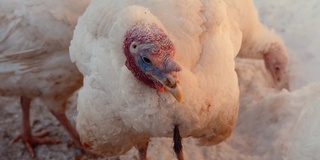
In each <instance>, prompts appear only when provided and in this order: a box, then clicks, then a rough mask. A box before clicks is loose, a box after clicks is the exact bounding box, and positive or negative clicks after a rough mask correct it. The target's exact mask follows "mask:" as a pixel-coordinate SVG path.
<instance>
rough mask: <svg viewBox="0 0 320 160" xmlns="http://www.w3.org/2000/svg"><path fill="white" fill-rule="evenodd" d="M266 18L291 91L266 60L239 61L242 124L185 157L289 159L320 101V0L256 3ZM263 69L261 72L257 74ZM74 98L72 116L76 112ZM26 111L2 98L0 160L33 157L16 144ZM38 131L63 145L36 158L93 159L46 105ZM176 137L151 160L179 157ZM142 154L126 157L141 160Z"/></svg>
mask: <svg viewBox="0 0 320 160" xmlns="http://www.w3.org/2000/svg"><path fill="white" fill-rule="evenodd" d="M255 3H256V5H257V8H258V9H259V13H260V17H261V20H262V22H263V23H264V24H266V25H267V26H269V27H272V28H274V29H275V30H276V32H277V33H279V34H280V35H281V36H282V37H283V39H284V41H285V43H286V45H287V47H288V49H289V52H290V58H291V59H290V70H291V73H290V89H291V90H290V91H287V90H282V91H277V90H273V89H270V88H269V87H268V85H269V81H268V79H270V77H269V76H268V74H267V73H266V71H265V70H264V69H263V68H261V67H262V66H263V64H262V62H260V61H249V60H238V65H237V70H238V72H239V79H240V80H241V81H240V82H241V86H240V89H241V93H242V95H241V106H240V112H239V120H238V124H237V126H236V129H235V131H234V133H233V134H232V136H231V137H230V138H229V139H228V140H227V141H225V142H223V143H221V144H219V145H217V146H213V147H198V146H197V145H196V141H194V140H192V139H184V141H183V146H184V153H185V158H186V159H190V160H194V159H199V160H201V159H206V160H210V159H212V160H213V159H216V160H234V159H239V160H241V159H244V160H281V159H286V152H287V147H288V142H289V141H290V139H291V135H292V134H291V133H292V131H293V128H294V126H295V124H296V121H297V120H298V117H299V115H300V111H301V110H302V109H303V107H304V106H305V104H308V103H312V101H314V100H315V99H316V97H320V54H319V52H320V45H319V44H318V43H319V42H320V30H319V28H320V3H318V1H317V0H308V1H301V0H281V1H278V0H268V1H266V0H255ZM256 68H260V69H258V70H260V71H259V72H257V71H255V69H256ZM74 100H75V97H73V99H71V101H70V103H71V105H70V108H69V111H68V116H69V117H70V118H72V115H74V114H75V105H74V103H73V102H74ZM20 115H21V110H20V108H19V103H18V99H17V98H5V97H2V98H0V157H1V158H0V159H1V160H2V159H4V160H6V159H9V160H11V159H31V158H30V157H29V154H28V153H27V150H26V149H25V147H24V145H23V144H22V142H21V141H19V142H17V143H15V144H11V141H12V139H14V136H16V135H18V133H19V132H20V130H21V123H20V121H21V116H20ZM31 117H32V123H31V124H32V126H33V131H34V132H39V131H41V130H49V131H51V135H50V137H53V138H56V139H59V140H60V141H61V143H60V144H58V145H51V146H47V145H41V146H38V147H36V154H37V158H36V159H45V160H46V159H90V157H89V156H86V155H82V154H81V153H80V152H79V150H77V149H74V148H73V147H68V142H69V141H70V138H69V137H68V135H67V133H66V132H65V131H64V130H63V129H62V127H61V126H60V125H59V123H58V122H57V121H56V120H55V119H54V117H53V116H52V115H50V113H49V112H47V109H46V108H45V107H42V104H41V103H40V102H35V103H34V106H33V108H32V110H31ZM172 145H173V143H172V140H171V139H164V138H162V139H160V138H159V139H153V140H152V142H151V144H150V145H149V150H148V152H149V153H148V157H149V159H150V160H158V159H159V160H167V159H175V155H174V153H173V151H172ZM136 155H137V153H136V150H134V149H132V150H131V151H130V152H129V153H127V154H126V155H124V156H121V157H120V158H121V159H125V160H126V159H129V160H131V159H137V156H136Z"/></svg>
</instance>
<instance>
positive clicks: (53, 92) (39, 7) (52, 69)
mask: <svg viewBox="0 0 320 160" xmlns="http://www.w3.org/2000/svg"><path fill="white" fill-rule="evenodd" d="M88 3H89V0H81V1H76V0H67V1H65V0H48V1H41V0H32V1H24V0H2V1H1V2H0V81H1V83H0V95H1V96H26V97H29V98H35V97H41V98H42V99H43V100H44V101H45V102H46V104H47V105H48V107H49V108H50V109H51V110H57V111H58V110H59V111H60V112H64V110H65V102H66V100H67V98H68V97H69V96H70V95H71V94H72V93H73V92H74V91H75V90H76V89H78V88H79V87H80V86H81V81H82V80H81V79H82V76H81V74H80V73H79V72H78V70H77V68H76V67H75V65H74V64H72V63H71V62H70V58H69V54H68V53H69V50H68V47H69V44H70V40H71V38H72V35H73V30H74V27H75V25H76V22H77V19H78V17H79V16H80V15H81V14H82V13H83V12H84V10H85V8H86V6H87V5H88Z"/></svg>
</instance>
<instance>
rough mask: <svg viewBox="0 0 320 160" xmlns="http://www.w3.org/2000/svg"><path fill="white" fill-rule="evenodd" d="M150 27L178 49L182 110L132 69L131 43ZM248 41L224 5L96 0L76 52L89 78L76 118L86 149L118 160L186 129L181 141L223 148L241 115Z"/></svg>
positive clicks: (78, 32)
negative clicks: (240, 72)
mask: <svg viewBox="0 0 320 160" xmlns="http://www.w3.org/2000/svg"><path fill="white" fill-rule="evenodd" d="M145 24H147V25H146V26H149V24H150V26H151V27H150V28H151V29H150V30H152V28H153V27H154V26H155V27H154V28H160V30H162V31H163V32H164V34H165V36H167V37H169V39H170V41H171V42H172V44H173V45H174V48H175V56H174V61H175V62H176V63H177V64H179V66H180V71H178V72H177V73H178V77H179V80H178V82H177V83H178V84H179V86H180V87H181V93H182V95H183V99H182V101H181V102H178V101H177V100H176V99H175V97H174V96H172V94H170V93H169V92H168V91H167V90H165V91H160V90H157V89H154V88H152V87H150V86H148V85H146V84H144V83H143V82H141V81H140V80H138V79H137V78H136V77H135V76H137V75H136V74H133V73H132V71H131V70H130V68H129V69H128V64H127V63H129V62H128V61H129V60H128V59H127V58H126V56H127V55H126V54H127V53H126V54H125V53H124V52H126V41H127V39H126V38H125V37H126V36H128V35H129V36H131V35H132V34H134V33H132V34H131V30H132V28H137V27H139V26H141V25H142V26H143V25H145ZM146 30H147V31H146V32H148V33H149V30H148V29H146ZM141 32H144V30H142V31H141ZM137 36H139V35H137ZM144 36H146V37H148V36H150V35H143V36H142V37H144ZM151 36H153V35H151ZM154 36H155V37H156V36H157V35H154ZM241 36H242V35H241V32H240V29H239V27H238V25H237V23H235V22H234V21H233V20H232V19H229V18H228V15H227V10H226V5H225V3H224V2H223V1H219V0H197V1H194V0H193V1H190V0H187V1H186V0H177V1H171V0H163V1H156V0H152V1H139V0H121V1H112V0H93V1H92V2H91V3H90V5H89V7H88V8H87V10H86V12H85V13H84V15H83V16H82V17H81V18H80V19H79V22H78V24H77V27H76V29H75V32H74V37H73V40H72V42H71V46H70V55H71V59H72V61H74V62H75V63H76V65H77V67H78V68H79V70H80V71H81V73H82V74H83V75H84V86H83V87H82V88H81V90H80V92H79V97H78V108H77V109H78V115H77V117H76V123H77V125H76V128H77V130H78V132H79V135H80V137H81V141H82V142H83V143H85V144H86V145H88V146H90V148H91V149H93V150H95V151H98V152H100V153H102V154H104V155H105V156H118V155H121V154H124V153H125V152H127V151H128V150H129V149H130V148H132V147H133V146H136V147H137V146H138V148H139V145H140V144H142V143H145V142H146V141H148V139H149V138H151V137H172V136H173V134H174V128H175V126H179V130H180V134H181V137H194V138H197V139H199V142H200V143H199V144H200V145H214V144H217V143H220V142H222V141H223V140H225V139H226V138H227V137H229V136H230V134H231V133H232V130H233V128H234V126H235V123H236V119H237V115H238V105H239V102H238V99H239V89H238V81H237V75H236V72H235V62H234V58H235V56H236V55H237V53H238V51H239V49H240V45H241ZM168 43H169V42H168ZM152 45H158V44H157V43H153V44H152ZM152 45H151V46H152ZM130 46H132V45H130ZM144 46H145V45H144ZM148 46H150V45H148ZM135 49H136V46H135V45H133V48H130V51H131V50H133V51H135ZM130 53H131V52H130ZM144 61H146V62H147V63H150V60H144ZM138 76H139V75H138Z"/></svg>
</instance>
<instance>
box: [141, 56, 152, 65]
mask: <svg viewBox="0 0 320 160" xmlns="http://www.w3.org/2000/svg"><path fill="white" fill-rule="evenodd" d="M142 60H143V61H144V62H145V63H147V64H151V60H150V59H149V58H147V57H142Z"/></svg>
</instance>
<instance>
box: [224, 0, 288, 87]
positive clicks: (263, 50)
mask: <svg viewBox="0 0 320 160" xmlns="http://www.w3.org/2000/svg"><path fill="white" fill-rule="evenodd" d="M224 1H225V2H226V4H227V7H228V9H227V10H228V15H229V16H230V17H232V18H233V19H234V20H235V21H237V23H238V24H239V27H240V30H241V32H242V34H243V38H242V44H241V49H240V52H239V54H238V57H245V58H256V59H263V60H264V61H265V66H266V68H267V70H268V71H269V73H270V74H271V75H272V77H273V80H274V83H275V86H276V87H278V88H288V66H287V65H288V53H287V49H286V46H285V45H284V42H283V40H282V39H281V37H280V36H278V35H277V34H276V33H275V31H274V30H271V29H269V28H267V27H266V26H264V25H263V24H262V23H261V22H260V20H259V15H258V11H257V9H256V8H255V6H254V3H253V0H224Z"/></svg>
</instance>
